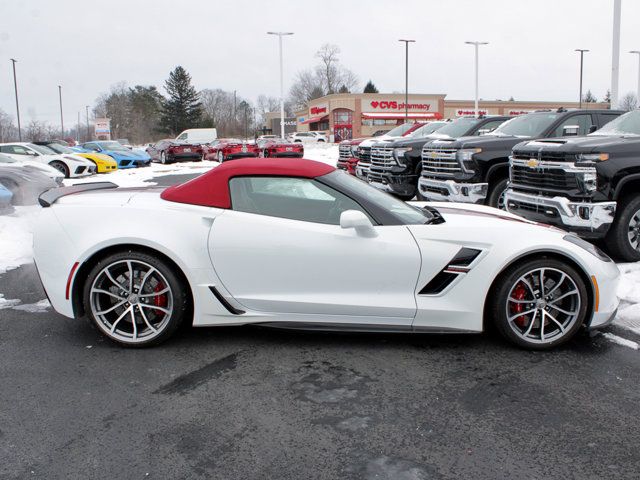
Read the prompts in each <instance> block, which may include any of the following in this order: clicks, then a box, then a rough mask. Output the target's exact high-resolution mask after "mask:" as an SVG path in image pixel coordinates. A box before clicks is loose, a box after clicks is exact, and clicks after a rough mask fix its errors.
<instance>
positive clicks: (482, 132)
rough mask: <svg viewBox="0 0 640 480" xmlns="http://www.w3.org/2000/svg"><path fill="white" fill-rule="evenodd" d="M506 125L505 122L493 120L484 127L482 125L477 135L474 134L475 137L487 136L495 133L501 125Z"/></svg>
mask: <svg viewBox="0 0 640 480" xmlns="http://www.w3.org/2000/svg"><path fill="white" fill-rule="evenodd" d="M503 123H504V120H492V121H490V122H487V123H485V124H484V125H482V126H481V127H480V128H479V129H478V130H477V131H476V133H474V135H475V136H478V135H486V134H487V133H490V132H493V131H494V130H495V129H496V128H498V127H499V126H500V125H502V124H503Z"/></svg>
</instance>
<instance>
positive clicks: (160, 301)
mask: <svg viewBox="0 0 640 480" xmlns="http://www.w3.org/2000/svg"><path fill="white" fill-rule="evenodd" d="M165 288H166V287H165V285H164V283H162V282H158V284H157V285H156V288H154V289H153V293H158V292H161V291H162V290H164V289H165ZM153 304H154V305H155V306H156V307H160V308H164V307H166V306H167V295H166V294H164V293H163V294H162V295H156V296H155V297H153Z"/></svg>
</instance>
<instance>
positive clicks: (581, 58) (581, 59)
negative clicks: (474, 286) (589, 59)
mask: <svg viewBox="0 0 640 480" xmlns="http://www.w3.org/2000/svg"><path fill="white" fill-rule="evenodd" d="M574 51H575V52H580V96H579V97H578V98H579V100H578V102H579V105H580V106H579V108H582V69H583V65H584V52H588V51H589V50H587V49H586V48H576V49H575V50H574Z"/></svg>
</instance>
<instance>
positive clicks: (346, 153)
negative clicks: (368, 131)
mask: <svg viewBox="0 0 640 480" xmlns="http://www.w3.org/2000/svg"><path fill="white" fill-rule="evenodd" d="M338 152H339V155H340V160H347V159H348V158H351V145H340V147H338Z"/></svg>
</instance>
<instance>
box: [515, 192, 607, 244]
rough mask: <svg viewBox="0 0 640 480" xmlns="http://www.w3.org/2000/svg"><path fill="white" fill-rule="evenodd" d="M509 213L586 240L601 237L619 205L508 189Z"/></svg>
mask: <svg viewBox="0 0 640 480" xmlns="http://www.w3.org/2000/svg"><path fill="white" fill-rule="evenodd" d="M505 205H506V208H507V211H509V212H511V213H514V214H516V215H520V216H521V217H525V218H527V219H529V220H534V221H537V222H541V223H548V224H551V225H555V226H559V227H562V228H564V229H565V230H570V231H573V232H576V233H578V234H579V235H580V236H582V237H586V238H602V237H604V236H605V235H606V233H607V232H608V231H609V227H610V226H611V224H612V223H613V220H614V218H615V214H616V202H599V203H587V202H572V201H571V200H569V199H568V198H565V197H543V196H541V195H533V194H530V193H523V192H516V191H513V190H507V192H506V193H505Z"/></svg>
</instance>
